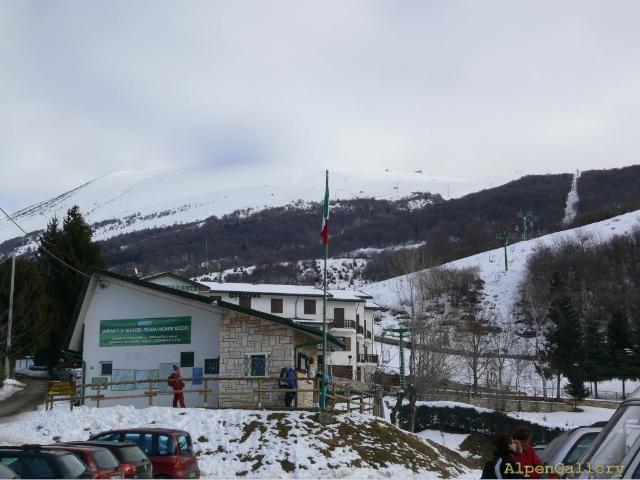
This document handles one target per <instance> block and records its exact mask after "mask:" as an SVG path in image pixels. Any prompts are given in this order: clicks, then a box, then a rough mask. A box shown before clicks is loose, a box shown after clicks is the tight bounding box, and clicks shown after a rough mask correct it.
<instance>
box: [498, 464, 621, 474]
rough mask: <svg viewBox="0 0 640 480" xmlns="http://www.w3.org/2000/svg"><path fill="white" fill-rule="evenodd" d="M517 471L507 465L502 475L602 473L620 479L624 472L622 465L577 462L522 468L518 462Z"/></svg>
mask: <svg viewBox="0 0 640 480" xmlns="http://www.w3.org/2000/svg"><path fill="white" fill-rule="evenodd" d="M516 464H517V465H518V468H517V469H514V468H513V466H512V465H510V464H507V466H506V468H505V472H504V473H509V474H518V475H524V476H525V478H529V476H530V475H531V474H532V473H536V474H538V475H543V474H546V475H549V474H556V475H559V476H560V477H562V476H564V475H584V474H587V475H591V474H596V475H602V474H604V473H606V474H608V475H612V476H613V477H617V478H620V477H622V472H623V471H624V465H600V464H595V465H593V464H592V463H591V462H587V463H582V462H578V463H576V464H575V465H565V464H564V463H556V464H555V465H537V466H533V465H525V466H524V467H523V466H522V465H521V464H520V462H516Z"/></svg>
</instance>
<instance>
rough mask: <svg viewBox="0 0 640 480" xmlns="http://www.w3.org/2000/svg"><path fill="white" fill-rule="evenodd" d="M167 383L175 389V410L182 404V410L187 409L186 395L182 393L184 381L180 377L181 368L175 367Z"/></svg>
mask: <svg viewBox="0 0 640 480" xmlns="http://www.w3.org/2000/svg"><path fill="white" fill-rule="evenodd" d="M167 381H168V383H169V385H170V386H171V387H173V408H177V406H178V404H180V406H181V407H182V408H185V403H184V393H182V390H183V389H184V380H183V379H182V376H181V375H180V367H178V366H177V365H174V366H173V373H172V374H171V375H169V378H168V380H167Z"/></svg>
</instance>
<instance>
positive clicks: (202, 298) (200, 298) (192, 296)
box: [66, 268, 345, 348]
mask: <svg viewBox="0 0 640 480" xmlns="http://www.w3.org/2000/svg"><path fill="white" fill-rule="evenodd" d="M96 275H100V276H104V277H110V278H113V279H116V280H120V281H123V282H128V283H131V284H134V285H138V286H141V287H145V288H149V289H151V290H155V291H158V292H162V293H165V294H169V295H172V296H177V297H181V298H186V299H189V300H193V301H196V302H199V303H204V304H207V305H210V306H215V307H218V308H222V309H226V310H233V311H236V312H241V313H245V314H247V315H252V316H254V317H258V318H262V319H265V320H268V321H270V322H274V323H279V324H281V325H285V326H287V327H290V328H292V329H294V330H298V331H300V332H303V333H305V334H307V335H312V336H315V337H319V338H322V331H321V330H319V329H317V328H312V327H308V326H306V325H300V324H299V323H296V322H293V321H292V320H289V319H288V318H284V317H279V316H277V315H273V314H270V313H265V312H261V311H259V310H254V309H252V308H244V307H240V306H238V305H235V304H232V303H228V302H222V301H216V300H212V299H211V298H210V297H207V296H206V295H199V294H197V293H190V292H186V291H183V290H176V289H175V288H172V287H167V286H164V285H159V284H157V283H153V282H149V281H146V280H141V279H139V278H136V277H129V276H126V275H121V274H119V273H114V272H109V271H107V270H101V269H98V268H91V269H89V276H90V278H89V279H87V280H85V283H84V286H83V289H82V292H81V293H80V297H79V298H78V302H77V303H76V309H75V312H74V315H73V321H72V322H71V324H70V326H69V332H68V334H67V340H66V345H69V343H70V341H71V336H72V334H73V331H74V330H75V328H76V324H77V322H78V318H79V316H80V311H81V309H82V304H83V303H84V297H85V295H86V293H87V289H88V287H89V283H90V281H91V280H92V279H93V278H94V276H96ZM327 341H329V342H331V343H333V344H334V345H336V346H338V347H341V348H345V344H344V342H343V341H342V340H340V339H338V338H337V337H334V336H333V335H331V334H329V333H327Z"/></svg>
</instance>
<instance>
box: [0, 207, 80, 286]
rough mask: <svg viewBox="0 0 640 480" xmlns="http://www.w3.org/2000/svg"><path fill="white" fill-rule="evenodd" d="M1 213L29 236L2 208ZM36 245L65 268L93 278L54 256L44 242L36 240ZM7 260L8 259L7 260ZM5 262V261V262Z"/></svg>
mask: <svg viewBox="0 0 640 480" xmlns="http://www.w3.org/2000/svg"><path fill="white" fill-rule="evenodd" d="M0 212H2V213H4V216H5V217H7V218H8V219H9V220H10V221H11V223H13V224H14V225H15V226H16V227H18V228H19V229H20V230H21V231H22V232H23V233H24V234H25V235H29V234H28V233H27V231H26V230H25V229H24V228H22V227H21V226H20V225H18V223H17V222H16V221H15V220H14V219H13V218H12V217H11V215H9V214H8V213H7V212H5V211H4V209H3V208H2V207H0ZM36 243H37V244H38V245H39V246H40V248H41V249H42V251H43V252H45V253H48V254H49V255H51V256H52V257H53V258H55V259H56V260H58V261H59V262H60V263H62V264H63V265H64V266H65V267H67V268H70V269H71V270H73V271H74V272H76V273H79V274H80V275H82V276H84V277H86V278H91V277H90V276H89V275H87V274H86V273H84V272H81V271H80V270H78V269H77V268H75V267H73V266H71V265H69V264H68V263H67V262H65V261H64V260H62V259H61V258H59V257H57V256H56V255H54V254H53V253H51V252H50V251H49V250H47V249H46V248H45V247H44V245H42V242H40V241H39V240H36ZM5 260H6V259H5ZM3 261H4V260H3Z"/></svg>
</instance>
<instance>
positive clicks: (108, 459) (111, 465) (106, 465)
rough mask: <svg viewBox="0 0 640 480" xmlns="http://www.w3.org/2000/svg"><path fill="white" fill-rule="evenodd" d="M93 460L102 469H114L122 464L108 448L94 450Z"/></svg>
mask: <svg viewBox="0 0 640 480" xmlns="http://www.w3.org/2000/svg"><path fill="white" fill-rule="evenodd" d="M93 460H94V461H95V462H96V466H97V467H98V468H99V469H100V470H114V469H116V468H118V467H119V466H120V462H118V459H117V458H116V457H114V456H113V453H111V452H110V451H109V450H107V449H102V450H96V451H95V452H93Z"/></svg>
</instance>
